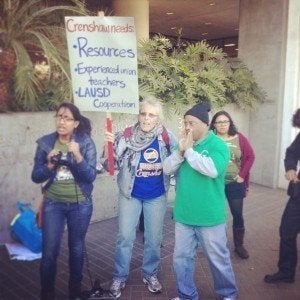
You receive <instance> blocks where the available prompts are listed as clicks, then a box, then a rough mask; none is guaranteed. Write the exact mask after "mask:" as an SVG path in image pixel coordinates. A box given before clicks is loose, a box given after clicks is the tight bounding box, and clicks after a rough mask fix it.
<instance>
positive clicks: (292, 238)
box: [264, 108, 300, 283]
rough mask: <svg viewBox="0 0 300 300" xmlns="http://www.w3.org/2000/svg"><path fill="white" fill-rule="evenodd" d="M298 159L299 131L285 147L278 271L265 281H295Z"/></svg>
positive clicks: (299, 223)
mask: <svg viewBox="0 0 300 300" xmlns="http://www.w3.org/2000/svg"><path fill="white" fill-rule="evenodd" d="M292 125H293V127H296V128H300V108H299V109H297V111H296V112H295V114H294V115H293V119H292ZM299 160H300V133H298V135H297V136H296V138H295V140H294V141H293V142H292V144H291V145H290V146H289V147H288V148H287V149H286V153H285V158H284V167H285V171H286V173H285V178H286V180H288V181H289V186H288V191H287V193H288V195H289V197H290V198H289V200H288V202H287V204H286V207H285V209H284V212H283V215H282V218H281V224H280V228H279V234H280V247H279V260H278V264H277V266H278V272H277V273H274V274H268V275H266V276H265V278H264V280H265V282H266V283H278V282H287V283H292V282H294V281H295V273H296V267H297V236H298V233H299V232H300V172H298V174H297V167H298V162H299Z"/></svg>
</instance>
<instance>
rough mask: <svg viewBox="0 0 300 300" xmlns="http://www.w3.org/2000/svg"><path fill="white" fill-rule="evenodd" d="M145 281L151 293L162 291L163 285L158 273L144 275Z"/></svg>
mask: <svg viewBox="0 0 300 300" xmlns="http://www.w3.org/2000/svg"><path fill="white" fill-rule="evenodd" d="M143 282H144V283H145V284H147V285H148V290H149V291H150V292H151V293H161V290H162V285H161V284H160V283H159V281H158V279H157V276H156V275H152V276H146V277H144V278H143Z"/></svg>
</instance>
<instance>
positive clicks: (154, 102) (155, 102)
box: [140, 95, 164, 120]
mask: <svg viewBox="0 0 300 300" xmlns="http://www.w3.org/2000/svg"><path fill="white" fill-rule="evenodd" d="M146 104H147V105H151V106H153V107H155V108H156V109H157V114H158V117H159V119H160V120H163V119H164V113H163V106H162V104H161V102H160V100H159V99H157V98H155V97H154V96H151V95H149V96H145V97H144V99H143V100H142V101H141V102H140V111H141V110H142V108H143V107H144V105H146Z"/></svg>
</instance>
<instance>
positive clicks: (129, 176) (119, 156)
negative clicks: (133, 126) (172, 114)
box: [114, 130, 177, 198]
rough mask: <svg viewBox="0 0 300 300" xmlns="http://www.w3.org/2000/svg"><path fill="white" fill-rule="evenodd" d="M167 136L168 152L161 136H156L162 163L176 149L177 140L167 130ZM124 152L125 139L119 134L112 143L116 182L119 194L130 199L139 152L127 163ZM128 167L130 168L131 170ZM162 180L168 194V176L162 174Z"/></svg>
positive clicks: (125, 147) (125, 148) (125, 146)
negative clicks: (168, 141) (116, 171)
mask: <svg viewBox="0 0 300 300" xmlns="http://www.w3.org/2000/svg"><path fill="white" fill-rule="evenodd" d="M168 135H169V139H170V145H169V148H170V150H168V147H167V146H166V144H165V142H164V140H163V138H162V136H161V135H159V136H158V145H159V153H160V155H161V161H162V162H163V161H164V160H165V159H166V157H168V156H169V155H170V152H171V153H172V152H173V151H174V150H175V149H176V148H177V139H176V138H175V136H174V135H173V134H172V133H171V132H170V131H169V130H168ZM126 150H127V145H126V140H125V137H124V135H123V133H119V134H118V135H117V138H116V140H115V143H114V152H115V159H116V168H117V169H118V170H119V173H118V175H117V182H118V187H119V190H120V193H121V194H122V195H124V196H125V197H126V198H131V192H132V189H133V185H134V179H135V174H136V170H137V166H138V163H139V161H140V157H141V152H140V151H139V152H137V155H135V157H134V159H133V160H132V161H131V162H130V163H129V161H128V159H129V156H128V152H127V151H126ZM129 166H131V168H130V167H129ZM163 178H164V187H165V191H166V192H168V190H169V187H170V175H167V174H164V175H163Z"/></svg>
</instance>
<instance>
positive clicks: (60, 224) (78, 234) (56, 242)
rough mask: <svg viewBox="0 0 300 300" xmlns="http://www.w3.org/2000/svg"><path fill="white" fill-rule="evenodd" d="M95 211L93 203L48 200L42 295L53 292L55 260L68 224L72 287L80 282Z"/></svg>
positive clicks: (45, 210) (45, 205) (44, 213)
mask: <svg viewBox="0 0 300 300" xmlns="http://www.w3.org/2000/svg"><path fill="white" fill-rule="evenodd" d="M92 211H93V204H92V200H91V199H87V200H84V201H81V202H79V203H78V204H77V203H62V202H55V201H52V200H50V199H45V202H44V207H43V217H42V222H43V224H42V236H43V250H42V260H41V264H40V276H41V288H42V294H43V293H52V292H54V286H55V276H56V260H57V257H58V255H59V251H60V244H61V239H62V235H63V232H64V228H65V225H66V224H67V229H68V247H69V274H70V275H69V285H73V284H78V283H80V282H81V280H82V268H83V262H84V240H85V235H86V232H87V229H88V226H89V223H90V219H91V216H92Z"/></svg>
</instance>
